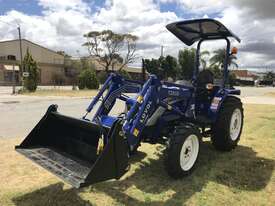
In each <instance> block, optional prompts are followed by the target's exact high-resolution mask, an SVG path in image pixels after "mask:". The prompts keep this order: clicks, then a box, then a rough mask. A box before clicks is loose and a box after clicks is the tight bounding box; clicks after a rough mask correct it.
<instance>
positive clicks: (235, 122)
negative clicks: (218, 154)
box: [230, 108, 242, 141]
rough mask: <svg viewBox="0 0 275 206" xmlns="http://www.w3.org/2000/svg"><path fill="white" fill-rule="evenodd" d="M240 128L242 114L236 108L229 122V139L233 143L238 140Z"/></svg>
mask: <svg viewBox="0 0 275 206" xmlns="http://www.w3.org/2000/svg"><path fill="white" fill-rule="evenodd" d="M241 126H242V113H241V110H240V109H239V108H236V109H235V110H234V112H233V113H232V116H231V121H230V138H231V139H232V140H233V141H235V140H236V139H238V137H239V134H240V131H241Z"/></svg>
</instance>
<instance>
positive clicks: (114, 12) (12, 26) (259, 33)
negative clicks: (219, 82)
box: [0, 0, 275, 68]
mask: <svg viewBox="0 0 275 206" xmlns="http://www.w3.org/2000/svg"><path fill="white" fill-rule="evenodd" d="M0 5H1V6H0V41H2V40H10V39H15V38H18V33H17V29H16V28H17V25H18V24H20V26H21V30H22V38H25V39H28V40H30V41H33V42H35V43H38V44H41V45H43V46H45V47H48V48H50V49H53V50H56V51H59V50H63V51H65V52H66V53H68V54H70V55H72V56H78V55H81V56H85V55H87V54H88V52H87V49H86V48H85V47H83V46H81V45H82V44H83V43H84V42H85V38H84V37H83V34H85V33H87V32H89V31H102V30H105V29H111V30H113V31H114V32H117V33H130V34H134V35H136V36H138V37H139V40H138V42H137V45H138V51H137V53H138V55H139V56H140V57H142V58H157V57H159V56H160V50H161V49H160V48H161V45H162V46H164V55H168V54H169V55H172V56H175V57H177V54H178V50H179V49H183V48H185V47H187V46H185V45H184V44H183V43H182V42H180V41H179V40H178V39H177V38H176V37H175V36H174V35H173V34H171V33H169V32H168V31H167V30H166V28H165V26H166V25H167V24H168V23H171V22H174V21H180V20H186V19H195V18H214V19H217V20H219V21H221V22H222V23H223V24H224V25H225V26H226V27H228V28H229V29H230V30H231V31H233V32H234V33H235V34H237V35H238V36H239V37H240V38H241V40H242V41H241V43H238V42H236V41H234V40H232V44H233V45H234V46H236V47H238V48H239V53H238V64H239V65H240V67H247V68H248V67H260V68H264V67H267V68H271V67H274V65H275V58H274V57H275V12H274V11H275V0H196V1H194V0H0ZM223 46H225V44H224V43H223V42H221V41H218V42H213V41H211V42H208V43H205V44H203V45H202V49H207V50H209V51H213V50H215V49H217V48H221V47H223ZM137 64H138V62H137Z"/></svg>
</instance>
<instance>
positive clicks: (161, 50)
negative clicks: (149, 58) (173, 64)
mask: <svg viewBox="0 0 275 206" xmlns="http://www.w3.org/2000/svg"><path fill="white" fill-rule="evenodd" d="M160 56H161V57H163V45H161V46H160Z"/></svg>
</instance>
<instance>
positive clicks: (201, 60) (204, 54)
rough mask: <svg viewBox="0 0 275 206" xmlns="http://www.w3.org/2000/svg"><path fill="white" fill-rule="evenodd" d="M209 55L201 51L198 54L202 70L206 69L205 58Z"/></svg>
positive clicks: (207, 52)
mask: <svg viewBox="0 0 275 206" xmlns="http://www.w3.org/2000/svg"><path fill="white" fill-rule="evenodd" d="M209 55H210V53H209V51H207V50H205V51H202V52H201V53H200V64H201V65H202V69H206V65H207V62H206V59H205V56H209Z"/></svg>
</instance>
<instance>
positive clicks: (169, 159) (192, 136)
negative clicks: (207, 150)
mask: <svg viewBox="0 0 275 206" xmlns="http://www.w3.org/2000/svg"><path fill="white" fill-rule="evenodd" d="M200 141H201V138H200V133H199V131H198V129H196V128H194V127H192V126H191V127H190V126H187V127H186V126H185V127H183V128H182V127H180V128H176V129H175V132H174V133H173V134H172V135H171V138H170V139H169V142H168V146H167V149H166V154H165V160H164V164H165V168H166V170H167V172H168V174H169V176H171V177H172V178H174V179H178V178H181V177H183V176H186V175H188V174H190V173H191V172H192V171H193V169H194V167H195V165H196V162H197V159H198V155H199V149H200Z"/></svg>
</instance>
